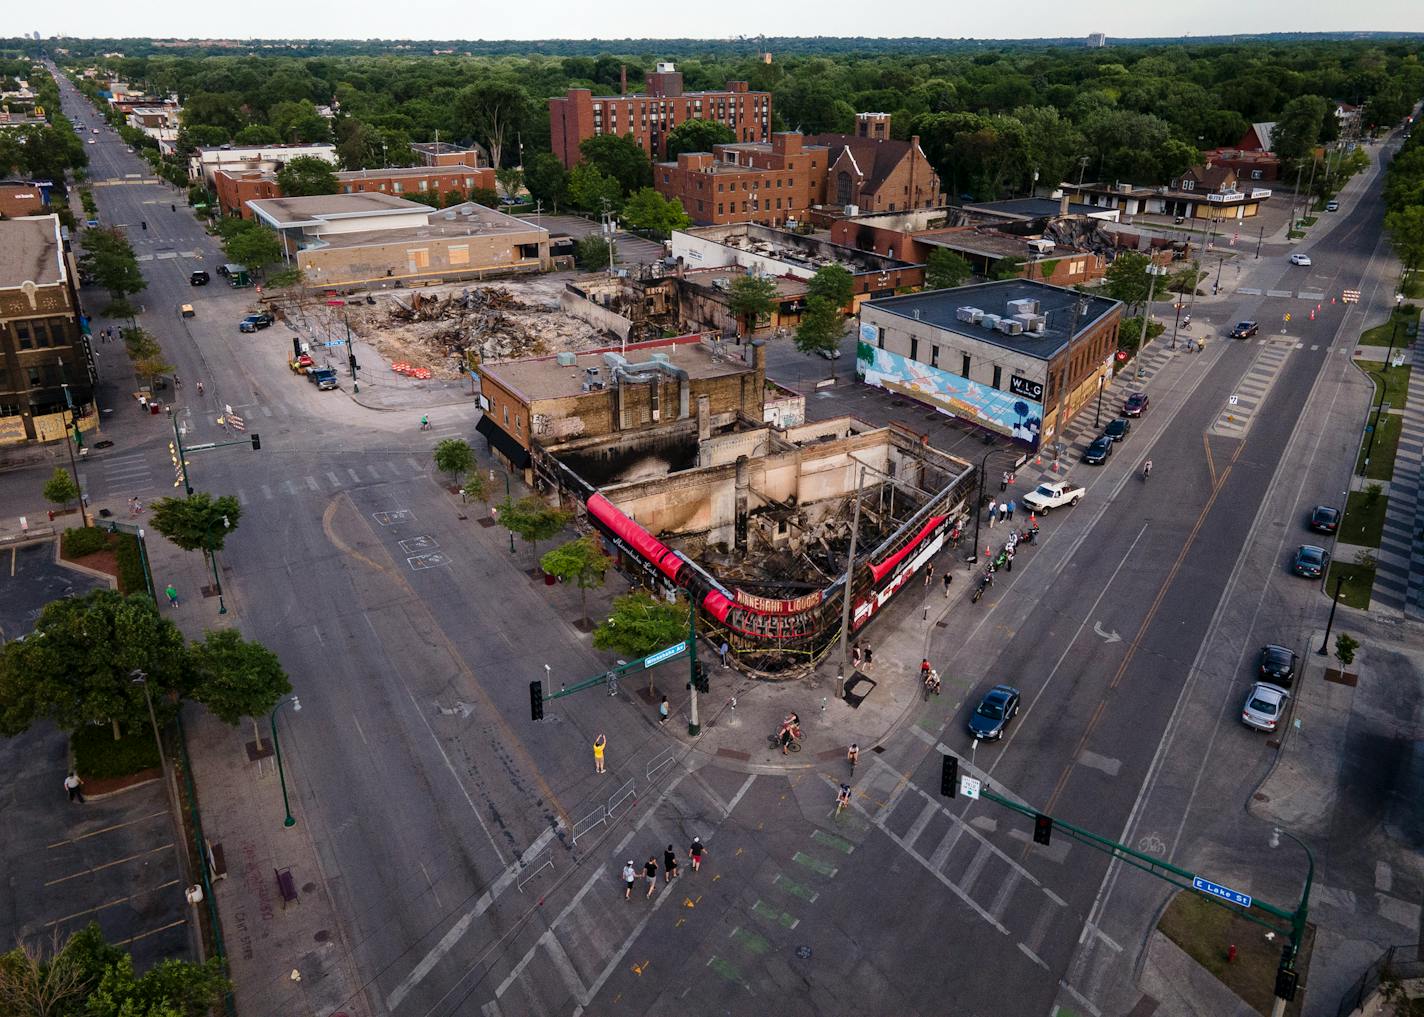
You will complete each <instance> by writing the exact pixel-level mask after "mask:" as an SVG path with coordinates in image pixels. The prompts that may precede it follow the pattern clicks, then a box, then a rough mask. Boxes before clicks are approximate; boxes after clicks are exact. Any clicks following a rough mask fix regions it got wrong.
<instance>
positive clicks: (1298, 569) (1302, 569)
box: [1291, 544, 1330, 579]
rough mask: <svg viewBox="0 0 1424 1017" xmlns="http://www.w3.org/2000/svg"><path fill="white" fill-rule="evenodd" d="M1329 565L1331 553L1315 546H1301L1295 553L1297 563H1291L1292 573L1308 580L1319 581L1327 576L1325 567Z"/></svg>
mask: <svg viewBox="0 0 1424 1017" xmlns="http://www.w3.org/2000/svg"><path fill="white" fill-rule="evenodd" d="M1329 563H1330V552H1328V551H1326V550H1325V548H1323V547H1316V546H1315V545H1314V544H1301V545H1300V548H1299V549H1298V550H1297V551H1296V553H1295V561H1293V562H1291V571H1292V572H1294V573H1295V574H1296V575H1298V576H1305V578H1307V579H1319V578H1320V577H1321V576H1323V575H1324V574H1325V567H1326V566H1327V565H1328V564H1329Z"/></svg>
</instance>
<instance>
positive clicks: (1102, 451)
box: [1083, 435, 1113, 466]
mask: <svg viewBox="0 0 1424 1017" xmlns="http://www.w3.org/2000/svg"><path fill="white" fill-rule="evenodd" d="M1112 450H1113V440H1112V439H1111V438H1109V437H1108V436H1107V435H1102V436H1101V437H1098V438H1094V439H1093V443H1092V444H1091V445H1089V446H1088V448H1087V450H1086V451H1084V452H1083V462H1085V463H1087V464H1088V465H1089V466H1101V465H1103V463H1105V462H1107V461H1108V456H1110V455H1112Z"/></svg>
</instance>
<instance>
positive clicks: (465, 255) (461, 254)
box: [450, 244, 470, 265]
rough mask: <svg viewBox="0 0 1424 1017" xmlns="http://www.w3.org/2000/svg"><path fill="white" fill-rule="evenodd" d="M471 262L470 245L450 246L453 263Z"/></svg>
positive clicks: (451, 262)
mask: <svg viewBox="0 0 1424 1017" xmlns="http://www.w3.org/2000/svg"><path fill="white" fill-rule="evenodd" d="M469 263H470V245H469V244H458V245H456V246H453V247H451V248H450V264H451V265H468V264H469Z"/></svg>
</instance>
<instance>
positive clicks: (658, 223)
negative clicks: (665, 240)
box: [622, 187, 692, 235]
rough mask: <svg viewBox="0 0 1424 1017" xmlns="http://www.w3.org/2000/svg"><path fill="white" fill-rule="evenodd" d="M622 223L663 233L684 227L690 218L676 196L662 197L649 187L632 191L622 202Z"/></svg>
mask: <svg viewBox="0 0 1424 1017" xmlns="http://www.w3.org/2000/svg"><path fill="white" fill-rule="evenodd" d="M622 219H623V223H624V225H626V226H630V227H632V228H633V229H638V230H651V231H652V232H654V233H662V234H664V235H666V234H670V233H672V231H673V230H680V229H686V228H687V227H688V226H690V225H692V218H691V216H689V215H688V214H687V212H685V211H684V210H683V207H682V202H680V201H678V200H677V199H676V198H664V197H663V196H662V195H661V194H659V193H658V192H657V191H655V190H653V189H652V188H651V187H642V188H639V189H638V190H636V191H634V192H633V193H632V194H631V195H630V196H629V198H628V200H627V201H626V202H625V203H624V204H623V215H622Z"/></svg>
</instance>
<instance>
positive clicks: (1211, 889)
mask: <svg viewBox="0 0 1424 1017" xmlns="http://www.w3.org/2000/svg"><path fill="white" fill-rule="evenodd" d="M1192 887H1193V888H1194V889H1197V890H1200V891H1201V892H1202V893H1209V894H1211V895H1212V896H1213V897H1219V898H1221V899H1222V900H1225V901H1230V902H1231V903H1232V904H1238V905H1240V906H1241V907H1243V908H1249V907H1250V906H1251V895H1250V894H1245V893H1242V892H1241V891H1240V890H1233V889H1231V887H1229V886H1222V885H1221V884H1220V883H1213V882H1212V881H1211V880H1209V879H1202V877H1201V876H1193V877H1192Z"/></svg>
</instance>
